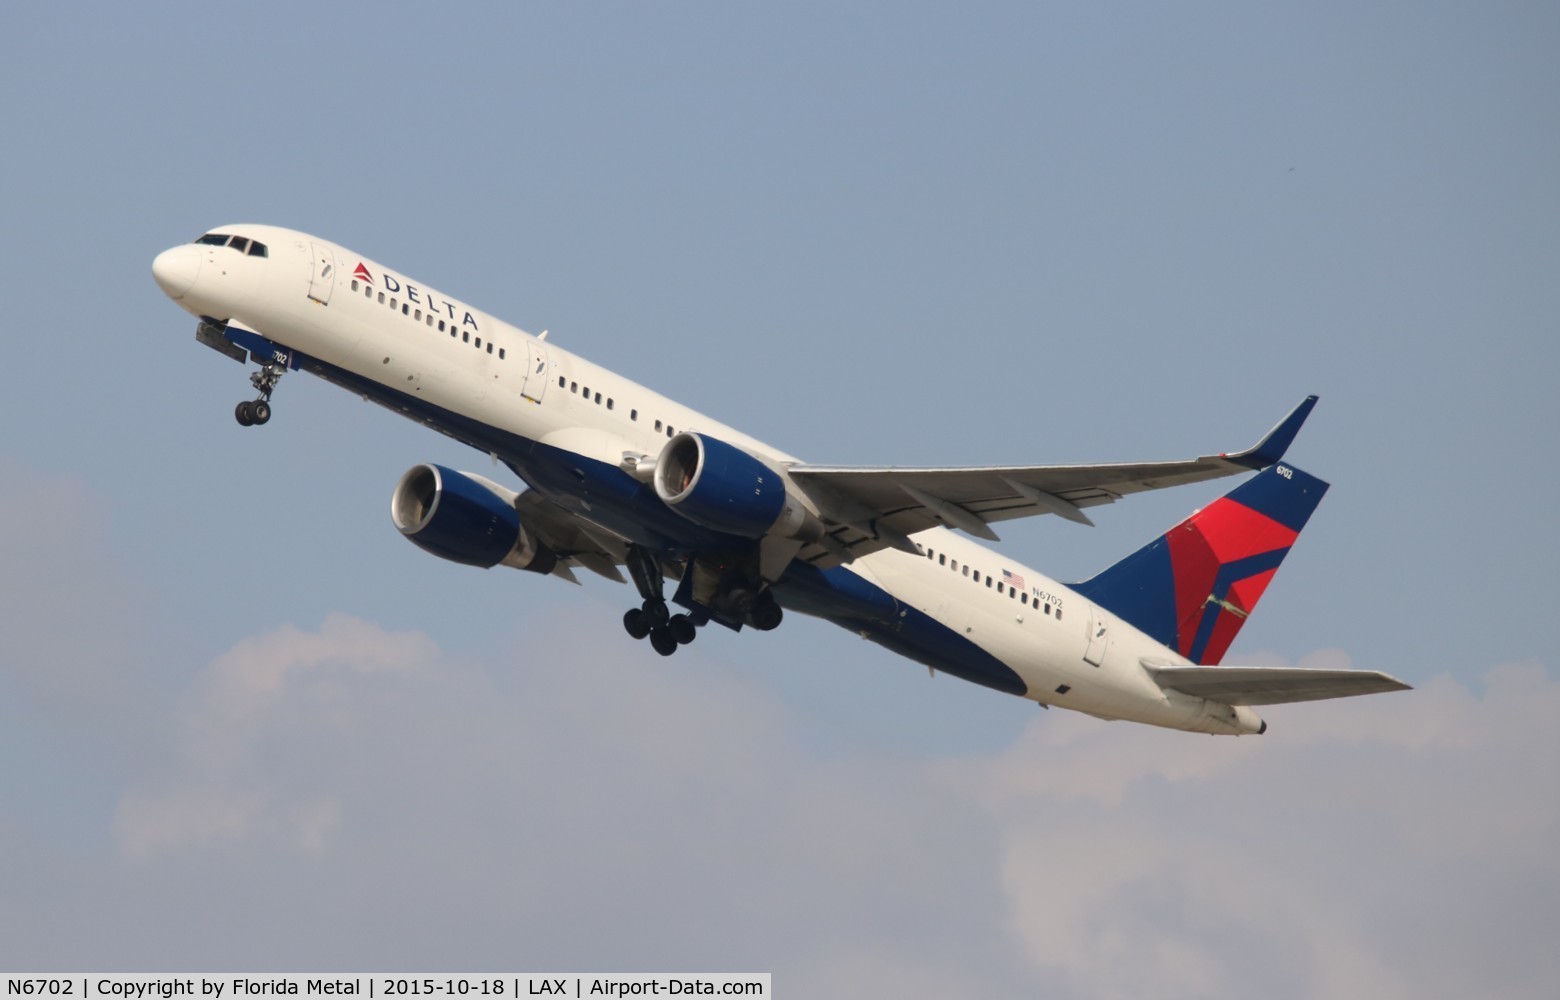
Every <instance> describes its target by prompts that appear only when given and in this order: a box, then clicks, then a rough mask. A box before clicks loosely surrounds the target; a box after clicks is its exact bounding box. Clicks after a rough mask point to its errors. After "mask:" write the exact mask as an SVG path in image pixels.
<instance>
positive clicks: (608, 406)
mask: <svg viewBox="0 0 1560 1000" xmlns="http://www.w3.org/2000/svg"><path fill="white" fill-rule="evenodd" d="M607 409H609V410H610V409H612V397H611V396H608V397H607Z"/></svg>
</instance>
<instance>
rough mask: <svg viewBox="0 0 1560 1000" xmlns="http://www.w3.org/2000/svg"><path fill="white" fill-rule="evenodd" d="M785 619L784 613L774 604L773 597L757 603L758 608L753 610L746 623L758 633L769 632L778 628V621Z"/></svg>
mask: <svg viewBox="0 0 1560 1000" xmlns="http://www.w3.org/2000/svg"><path fill="white" fill-rule="evenodd" d="M784 617H785V612H783V611H781V610H780V605H778V604H776V603H775V599H774V598H773V597H770V598H768V599H767V600H763V601H759V602H758V607H756V608H754V609H753V613H752V615H750V616H749V618H748V621H749V622H750V623H751V624H752V626H753V627H754V628H756V629H758V630H759V631H760V632H769V631H772V630H774V629H777V628H779V627H780V621H781V619H783V618H784Z"/></svg>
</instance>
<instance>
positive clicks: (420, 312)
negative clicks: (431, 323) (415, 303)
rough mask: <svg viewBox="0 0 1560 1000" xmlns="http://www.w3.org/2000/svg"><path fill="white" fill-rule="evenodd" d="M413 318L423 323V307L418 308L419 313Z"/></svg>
mask: <svg viewBox="0 0 1560 1000" xmlns="http://www.w3.org/2000/svg"><path fill="white" fill-rule="evenodd" d="M412 319H415V320H416V321H417V322H419V323H421V322H422V310H421V309H419V310H417V314H416V315H415V316H413V317H412Z"/></svg>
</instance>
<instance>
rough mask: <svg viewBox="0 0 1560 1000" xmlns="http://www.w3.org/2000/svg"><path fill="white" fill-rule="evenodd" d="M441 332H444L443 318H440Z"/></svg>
mask: <svg viewBox="0 0 1560 1000" xmlns="http://www.w3.org/2000/svg"><path fill="white" fill-rule="evenodd" d="M439 332H440V333H443V332H444V320H442V319H441V320H439Z"/></svg>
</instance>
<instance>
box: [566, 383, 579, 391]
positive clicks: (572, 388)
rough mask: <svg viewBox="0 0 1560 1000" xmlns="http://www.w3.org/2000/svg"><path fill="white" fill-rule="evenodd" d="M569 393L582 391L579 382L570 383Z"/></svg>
mask: <svg viewBox="0 0 1560 1000" xmlns="http://www.w3.org/2000/svg"><path fill="white" fill-rule="evenodd" d="M569 391H570V392H579V391H580V384H579V383H578V382H570V383H569Z"/></svg>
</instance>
